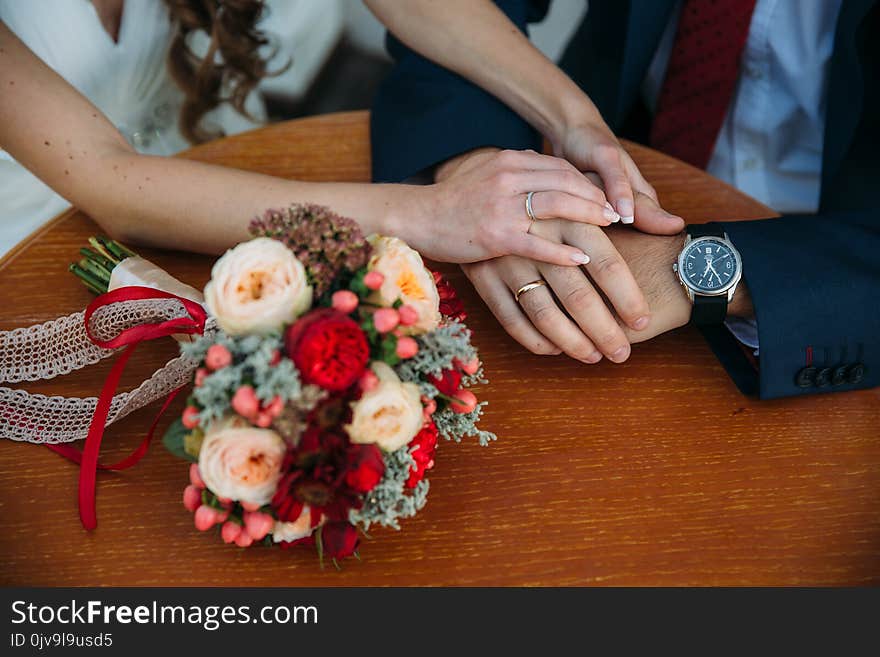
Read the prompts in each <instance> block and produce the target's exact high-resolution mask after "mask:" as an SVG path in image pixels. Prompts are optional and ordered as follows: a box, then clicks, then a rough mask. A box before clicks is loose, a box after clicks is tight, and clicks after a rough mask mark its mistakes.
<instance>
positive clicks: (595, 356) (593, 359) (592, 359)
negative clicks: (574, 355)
mask: <svg viewBox="0 0 880 657" xmlns="http://www.w3.org/2000/svg"><path fill="white" fill-rule="evenodd" d="M600 360H602V354H600V353H599V352H598V351H594V352H593V353H592V354H590V355H589V356H587V357H586V358H585V359H584V361H585V362H587V363H589V364H590V365H595V364H596V363H598V362H599V361H600Z"/></svg>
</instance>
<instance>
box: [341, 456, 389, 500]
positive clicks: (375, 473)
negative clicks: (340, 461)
mask: <svg viewBox="0 0 880 657" xmlns="http://www.w3.org/2000/svg"><path fill="white" fill-rule="evenodd" d="M346 467H347V469H346V472H345V483H346V485H348V487H349V488H352V489H354V490H356V491H357V492H359V493H367V492H369V491H371V490H373V488H375V487H376V484H378V483H379V482H380V481H381V480H382V475H384V474H385V461H384V460H382V450H380V449H379V448H378V447H376V446H375V445H352V446H351V447H349V448H348V450H347V451H346Z"/></svg>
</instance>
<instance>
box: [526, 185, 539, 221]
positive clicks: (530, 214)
mask: <svg viewBox="0 0 880 657" xmlns="http://www.w3.org/2000/svg"><path fill="white" fill-rule="evenodd" d="M534 195H535V192H529V193H528V194H526V214H527V215H528V217H529V220H530V221H537V220H538V218H537V217H536V216H535V213H534V211H533V210H532V197H533V196H534Z"/></svg>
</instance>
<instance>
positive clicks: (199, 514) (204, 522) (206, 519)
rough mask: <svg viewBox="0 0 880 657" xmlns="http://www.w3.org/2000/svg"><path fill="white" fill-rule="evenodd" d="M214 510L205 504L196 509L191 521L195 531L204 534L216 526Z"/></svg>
mask: <svg viewBox="0 0 880 657" xmlns="http://www.w3.org/2000/svg"><path fill="white" fill-rule="evenodd" d="M214 511H215V510H214V509H212V508H211V507H209V506H208V505H207V504H202V505H201V506H200V507H199V508H198V509H196V515H195V516H194V518H193V520H194V521H195V524H196V529H198V530H199V531H200V532H206V531H208V530H209V529H211V527H213V526H214V525H215V524H217V515H216V514H215V513H214Z"/></svg>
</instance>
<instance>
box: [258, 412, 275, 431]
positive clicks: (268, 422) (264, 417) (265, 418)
mask: <svg viewBox="0 0 880 657" xmlns="http://www.w3.org/2000/svg"><path fill="white" fill-rule="evenodd" d="M254 424H256V425H257V426H258V427H260V428H261V429H268V428H269V427H271V426H272V416H271V415H269V414H268V413H265V412H261V413H257V417H256V419H255V420H254Z"/></svg>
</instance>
